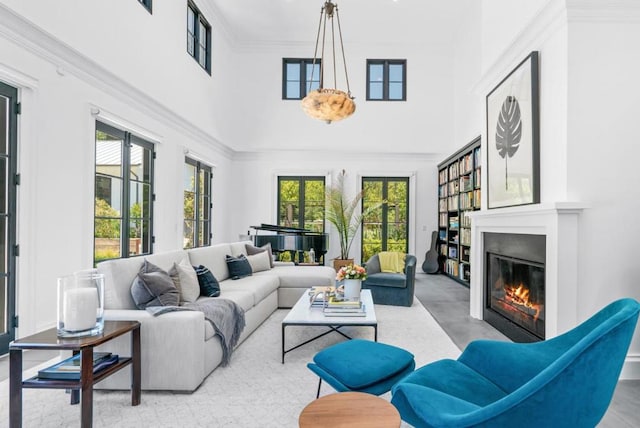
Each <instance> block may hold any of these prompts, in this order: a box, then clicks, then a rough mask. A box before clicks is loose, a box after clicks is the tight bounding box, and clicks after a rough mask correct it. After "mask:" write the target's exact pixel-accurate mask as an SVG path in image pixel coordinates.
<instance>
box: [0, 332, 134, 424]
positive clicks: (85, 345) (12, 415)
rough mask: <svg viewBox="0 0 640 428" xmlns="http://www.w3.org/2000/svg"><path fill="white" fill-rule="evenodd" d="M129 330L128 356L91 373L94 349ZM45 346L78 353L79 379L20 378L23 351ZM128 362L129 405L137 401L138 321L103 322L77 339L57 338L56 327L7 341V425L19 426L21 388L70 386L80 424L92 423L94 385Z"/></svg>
mask: <svg viewBox="0 0 640 428" xmlns="http://www.w3.org/2000/svg"><path fill="white" fill-rule="evenodd" d="M129 332H131V357H120V358H119V360H118V362H117V363H115V364H114V365H112V366H109V367H107V368H105V369H104V370H101V371H99V372H98V373H96V374H95V376H94V373H93V348H94V347H96V346H98V345H101V344H103V343H105V342H108V341H109V340H111V339H113V338H116V337H118V336H122V335H123V334H126V333H129ZM23 349H36V350H37V349H40V350H43V349H46V350H56V349H57V350H69V351H73V354H74V355H76V354H78V353H80V354H82V355H81V363H80V367H81V369H80V380H59V379H55V380H54V379H40V378H38V376H37V375H36V376H34V377H31V378H29V379H26V380H22V350H23ZM130 364H131V367H132V369H131V405H132V406H137V405H138V404H140V395H141V386H140V375H141V370H140V323H139V322H137V321H105V323H104V331H103V332H102V334H99V335H96V336H85V337H77V338H62V337H58V335H57V331H56V329H55V328H51V329H49V330H45V331H43V332H40V333H36V334H34V335H32V336H28V337H24V338H21V339H18V340H15V341H13V342H11V343H10V344H9V395H10V399H9V400H10V412H9V426H10V428H18V427H21V426H22V389H23V388H48V389H70V390H71V391H72V392H71V404H77V403H78V402H80V393H81V398H82V404H81V406H82V408H81V427H83V428H87V427H91V426H92V424H93V385H94V384H95V383H97V382H100V381H101V380H102V379H104V378H106V377H108V376H110V375H112V374H113V373H115V372H117V371H118V370H120V369H121V368H123V367H126V366H128V365H130Z"/></svg>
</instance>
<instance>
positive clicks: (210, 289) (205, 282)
mask: <svg viewBox="0 0 640 428" xmlns="http://www.w3.org/2000/svg"><path fill="white" fill-rule="evenodd" d="M194 269H195V272H196V275H197V277H198V284H199V286H200V295H201V296H205V297H218V296H219V295H220V284H219V283H218V280H217V279H216V277H215V276H214V275H213V273H211V271H210V270H209V269H208V268H206V267H205V266H202V265H199V266H198V267H194Z"/></svg>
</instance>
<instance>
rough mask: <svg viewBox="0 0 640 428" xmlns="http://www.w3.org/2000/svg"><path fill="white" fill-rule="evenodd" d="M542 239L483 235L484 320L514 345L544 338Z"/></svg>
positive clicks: (543, 248)
mask: <svg viewBox="0 0 640 428" xmlns="http://www.w3.org/2000/svg"><path fill="white" fill-rule="evenodd" d="M545 245H546V238H545V236H544V235H527V234H515V233H484V262H485V268H484V272H485V281H484V283H485V284H484V290H485V292H484V295H485V298H484V308H483V318H484V320H485V321H487V322H488V323H489V324H491V325H493V326H494V327H496V328H497V329H498V330H500V331H501V332H502V333H504V334H505V335H506V336H507V337H509V338H510V339H512V340H514V341H516V342H535V341H539V340H544V338H545V319H546V317H545Z"/></svg>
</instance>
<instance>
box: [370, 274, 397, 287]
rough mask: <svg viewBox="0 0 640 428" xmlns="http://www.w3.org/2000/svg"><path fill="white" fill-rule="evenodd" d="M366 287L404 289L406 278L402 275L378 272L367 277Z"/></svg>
mask: <svg viewBox="0 0 640 428" xmlns="http://www.w3.org/2000/svg"><path fill="white" fill-rule="evenodd" d="M364 285H366V286H372V285H373V286H377V287H396V288H406V287H407V277H406V276H405V274H403V273H387V272H380V273H374V274H372V275H369V276H367V279H366V280H365V282H364Z"/></svg>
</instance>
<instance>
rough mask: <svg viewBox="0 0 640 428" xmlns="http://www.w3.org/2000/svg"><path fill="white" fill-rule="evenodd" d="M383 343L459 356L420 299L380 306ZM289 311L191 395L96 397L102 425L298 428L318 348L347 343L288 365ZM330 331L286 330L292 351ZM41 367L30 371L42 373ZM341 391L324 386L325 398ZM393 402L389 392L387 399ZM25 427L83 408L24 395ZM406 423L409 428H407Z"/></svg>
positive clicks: (57, 397)
mask: <svg viewBox="0 0 640 428" xmlns="http://www.w3.org/2000/svg"><path fill="white" fill-rule="evenodd" d="M375 309H376V315H377V317H378V341H380V342H384V343H389V344H392V345H396V346H399V347H402V348H404V349H407V350H408V351H410V352H412V353H413V354H414V355H415V358H416V365H417V366H421V365H424V364H426V363H429V362H431V361H434V360H437V359H441V358H457V357H458V355H459V354H460V351H459V349H458V348H457V347H456V346H455V344H454V343H453V342H452V341H451V339H449V337H448V336H447V335H446V334H445V332H444V331H443V330H442V329H441V328H440V326H439V325H438V323H437V322H436V321H435V320H434V319H433V317H432V316H431V315H430V314H429V312H427V310H426V309H425V308H424V307H423V306H422V305H421V304H420V303H419V302H418V300H414V303H413V306H412V307H410V308H404V307H394V306H382V305H376V307H375ZM287 312H288V310H285V309H280V310H277V311H276V312H274V313H273V314H272V315H271V316H270V317H269V319H267V320H266V321H265V322H264V323H263V324H262V325H261V326H260V327H259V328H258V329H257V330H256V331H255V332H254V333H253V334H252V335H251V336H249V337H248V338H247V340H245V342H244V343H242V344H241V345H240V346H239V347H238V348H237V349H236V351H235V352H234V354H233V357H232V359H231V363H230V364H229V365H228V366H227V367H219V368H217V369H216V370H215V371H214V372H213V373H212V374H211V375H209V377H207V379H205V381H204V382H203V383H202V385H200V387H199V388H198V389H197V390H196V391H195V392H193V393H192V394H188V393H172V392H154V391H143V392H142V403H141V404H140V405H139V406H136V407H131V406H130V402H131V394H130V392H128V391H101V390H97V391H95V392H94V409H93V414H94V426H95V427H116V426H117V427H178V426H180V427H241V428H243V427H292V428H293V427H297V426H298V416H299V414H300V412H301V411H302V409H303V408H304V407H305V406H306V405H307V404H308V403H310V402H311V401H313V400H314V399H315V394H316V388H317V385H318V378H317V377H316V376H315V375H313V374H312V373H311V371H309V370H308V369H307V367H306V364H307V363H308V362H309V361H311V360H312V359H313V356H314V355H315V353H316V352H318V351H319V350H321V349H323V348H325V347H326V346H329V345H331V344H334V343H338V342H341V341H343V340H344V338H343V337H342V336H340V335H339V334H337V333H330V334H328V335H326V336H324V337H322V338H321V339H318V340H317V341H314V342H311V343H309V344H307V345H305V346H303V347H301V348H298V349H296V350H294V351H291V352H290V353H288V354H287V355H286V358H285V364H282V363H281V339H280V338H281V321H282V319H283V318H284V317H285V315H286V314H287ZM322 331H324V328H322V327H314V328H304V327H287V338H286V342H287V348H289V347H291V346H294V345H296V344H298V343H301V342H303V341H304V340H306V339H307V338H311V337H313V336H314V335H316V334H318V333H320V332H322ZM344 331H345V332H346V333H348V334H349V335H351V336H352V337H361V338H366V339H373V329H372V328H365V327H352V328H350V329H344ZM37 369H38V368H37V367H36V368H34V369H31V370H28V371H27V372H25V376H26V375H29V374H32V373H35V372H36V371H37ZM0 385H1V386H0V426H3V424H4V423H8V420H9V415H8V411H9V396H8V394H9V384H8V380H5V381H3V382H1V383H0ZM331 392H334V391H333V389H332V388H331V387H329V386H327V385H326V384H324V383H323V387H322V390H321V395H325V394H329V393H331ZM383 398H385V399H387V400H388V399H390V394H386V395H384V396H383ZM22 411H23V426H24V427H26V428H30V427H38V428H40V427H76V426H79V421H80V407H79V406H77V405H75V406H71V405H69V395H68V394H65V393H64V391H62V390H34V389H26V390H24V391H23V409H22ZM403 426H406V425H403Z"/></svg>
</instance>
